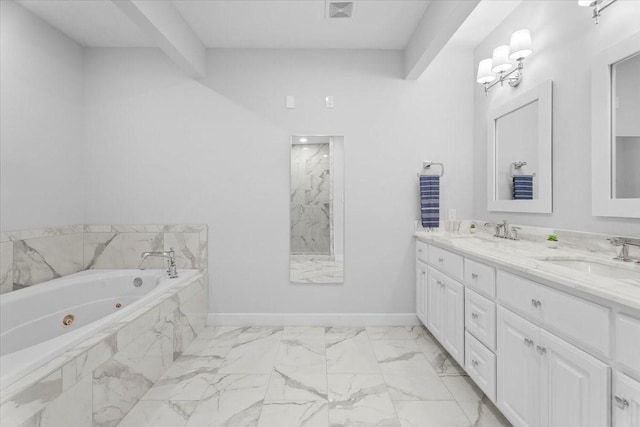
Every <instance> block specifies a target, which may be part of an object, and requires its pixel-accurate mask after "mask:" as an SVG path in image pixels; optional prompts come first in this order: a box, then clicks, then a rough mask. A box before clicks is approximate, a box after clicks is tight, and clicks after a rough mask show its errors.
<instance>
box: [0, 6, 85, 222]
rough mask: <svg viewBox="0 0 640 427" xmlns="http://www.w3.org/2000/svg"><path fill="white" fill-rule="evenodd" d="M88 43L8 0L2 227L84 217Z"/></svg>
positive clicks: (0, 67)
mask: <svg viewBox="0 0 640 427" xmlns="http://www.w3.org/2000/svg"><path fill="white" fill-rule="evenodd" d="M82 61H83V57H82V48H81V47H80V46H79V45H78V44H77V43H75V42H73V41H72V40H70V39H69V38H67V37H66V36H65V35H63V34H62V33H61V32H59V31H58V30H56V29H54V28H52V27H50V26H49V25H48V24H46V23H44V22H43V21H41V20H40V19H39V18H37V17H35V16H34V15H32V14H31V13H30V12H27V11H26V10H24V9H23V8H22V7H21V6H18V5H16V4H15V3H14V2H12V1H4V0H3V1H0V93H2V96H1V97H0V122H1V123H2V126H0V230H2V231H11V230H20V229H33V228H43V227H48V226H60V225H69V224H80V223H82V222H83V210H84V204H83V202H84V173H83V170H82V166H83V164H82V150H83V148H82V147H83V145H82V117H83V114H82V102H83V95H82V92H83V62H82Z"/></svg>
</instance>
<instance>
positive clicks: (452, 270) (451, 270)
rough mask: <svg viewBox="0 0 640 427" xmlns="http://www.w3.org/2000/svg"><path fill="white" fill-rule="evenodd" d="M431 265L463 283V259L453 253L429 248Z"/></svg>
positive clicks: (434, 247)
mask: <svg viewBox="0 0 640 427" xmlns="http://www.w3.org/2000/svg"><path fill="white" fill-rule="evenodd" d="M429 264H431V265H432V266H434V267H436V268H437V269H439V270H440V271H444V272H445V273H447V274H448V275H450V276H451V277H453V278H454V279H457V280H460V281H462V280H463V279H464V277H463V274H462V272H463V269H464V266H463V258H462V256H460V255H458V254H454V253H453V252H449V251H446V250H444V249H440V248H438V247H436V246H433V245H432V246H430V247H429Z"/></svg>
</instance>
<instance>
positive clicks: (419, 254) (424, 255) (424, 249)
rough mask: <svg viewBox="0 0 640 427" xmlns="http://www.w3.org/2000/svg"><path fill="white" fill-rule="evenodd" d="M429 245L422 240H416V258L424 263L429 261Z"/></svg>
mask: <svg viewBox="0 0 640 427" xmlns="http://www.w3.org/2000/svg"><path fill="white" fill-rule="evenodd" d="M428 253H429V245H427V244H426V243H425V242H423V241H421V240H416V259H417V260H418V261H422V262H424V263H427V262H429V256H428Z"/></svg>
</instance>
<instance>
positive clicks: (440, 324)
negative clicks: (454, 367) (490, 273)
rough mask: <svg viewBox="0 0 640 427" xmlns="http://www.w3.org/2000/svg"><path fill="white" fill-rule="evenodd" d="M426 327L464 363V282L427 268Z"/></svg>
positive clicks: (457, 359)
mask: <svg viewBox="0 0 640 427" xmlns="http://www.w3.org/2000/svg"><path fill="white" fill-rule="evenodd" d="M427 276H428V284H427V290H428V292H427V301H428V306H427V323H426V326H427V328H428V329H429V330H430V331H431V333H432V334H433V336H435V337H436V338H437V339H438V340H439V341H440V343H441V344H442V345H443V346H444V348H445V349H446V350H447V351H448V352H449V354H450V355H451V356H452V357H453V358H454V359H455V360H456V361H457V362H458V363H460V364H461V365H464V286H462V285H461V284H460V283H458V282H456V281H455V280H453V279H451V278H449V277H447V276H446V275H444V274H442V273H441V272H439V271H437V270H435V269H434V268H432V267H429V268H428V274H427Z"/></svg>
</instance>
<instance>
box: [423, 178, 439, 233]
mask: <svg viewBox="0 0 640 427" xmlns="http://www.w3.org/2000/svg"><path fill="white" fill-rule="evenodd" d="M420 219H421V221H422V226H423V227H424V228H438V227H439V226H440V177H439V176H437V175H433V176H431V175H427V176H425V175H421V176H420Z"/></svg>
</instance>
